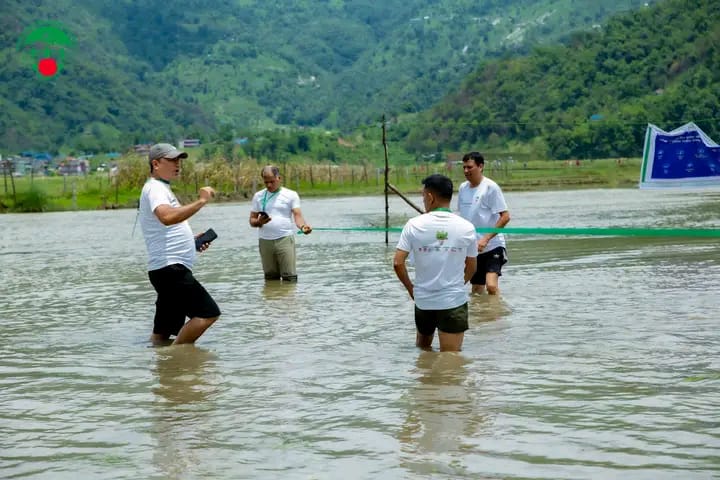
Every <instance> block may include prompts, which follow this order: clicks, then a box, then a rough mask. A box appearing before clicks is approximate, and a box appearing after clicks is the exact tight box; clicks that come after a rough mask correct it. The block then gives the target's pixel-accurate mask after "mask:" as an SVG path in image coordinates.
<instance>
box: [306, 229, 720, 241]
mask: <svg viewBox="0 0 720 480" xmlns="http://www.w3.org/2000/svg"><path fill="white" fill-rule="evenodd" d="M385 230H386V229H385V228H384V227H313V231H320V232H384V231H385ZM387 230H388V231H389V232H402V227H390V228H388V229H387ZM475 230H476V231H477V232H479V233H490V232H492V233H507V234H514V235H583V236H586V235H594V236H605V237H617V236H623V237H687V238H720V228H595V227H588V228H582V227H581V228H536V227H506V228H476V229H475ZM298 233H302V232H300V231H298Z"/></svg>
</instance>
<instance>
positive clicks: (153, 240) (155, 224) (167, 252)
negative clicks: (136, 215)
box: [140, 178, 196, 270]
mask: <svg viewBox="0 0 720 480" xmlns="http://www.w3.org/2000/svg"><path fill="white" fill-rule="evenodd" d="M160 205H170V206H171V207H179V206H180V202H178V200H177V198H175V194H173V192H172V190H170V185H168V184H167V183H165V182H162V181H160V180H157V179H155V178H150V179H149V180H148V181H147V182H145V186H144V187H143V189H142V194H141V195H140V227H141V228H142V232H143V236H144V237H145V245H146V246H147V251H148V270H158V269H160V268H164V267H167V266H168V265H174V264H177V263H179V264H182V265H185V266H186V267H187V268H189V269H190V270H192V267H193V263H195V255H196V253H195V237H194V236H193V233H192V230H191V229H190V224H188V222H187V220H186V221H184V222H181V223H176V224H175V225H170V226H166V225H164V224H163V223H162V222H161V221H160V219H159V218H158V217H157V215H155V209H156V208H157V207H158V206H160Z"/></svg>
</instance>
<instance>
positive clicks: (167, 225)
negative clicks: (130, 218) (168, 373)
mask: <svg viewBox="0 0 720 480" xmlns="http://www.w3.org/2000/svg"><path fill="white" fill-rule="evenodd" d="M183 158H187V153H185V152H181V151H180V150H178V149H176V148H175V147H173V146H172V145H170V144H169V143H158V144H156V145H153V146H152V147H151V148H150V153H149V155H148V160H149V162H150V178H149V179H148V181H147V182H146V183H145V186H144V187H143V190H142V194H141V195H140V226H141V227H142V231H143V236H144V237H145V245H146V246H147V251H148V276H149V277H150V283H152V285H153V287H154V288H155V291H156V292H157V301H156V302H155V324H154V327H153V333H152V335H151V336H150V341H151V342H152V343H153V344H155V345H158V344H167V343H168V342H169V341H170V337H171V336H172V335H175V341H174V342H172V343H173V344H181V343H194V342H195V340H197V339H198V338H200V336H201V335H202V334H203V333H204V332H205V330H207V329H208V327H210V325H212V324H213V323H214V322H215V320H217V319H218V317H219V316H220V309H219V308H218V306H217V304H216V303H215V300H213V298H212V297H211V296H210V294H209V293H208V292H207V291H206V290H205V288H203V286H202V285H200V282H198V281H197V280H196V279H195V277H193V274H192V267H193V263H194V262H195V254H196V250H195V237H197V236H198V235H195V236H193V233H192V230H191V229H190V225H189V224H188V221H187V220H188V218H190V217H192V216H193V215H195V214H196V213H197V212H198V211H199V210H200V209H201V208H202V207H204V206H205V204H206V203H207V202H209V201H210V200H211V199H212V198H213V197H214V196H215V190H213V189H212V188H211V187H203V188H201V189H200V192H199V198H198V199H197V200H195V201H194V202H192V203H190V204H188V205H180V202H178V200H177V198H175V195H174V194H173V192H172V190H171V189H170V181H171V180H174V179H176V178H178V176H179V175H180V161H181V159H183ZM208 246H209V244H207V243H205V244H203V245H202V246H201V247H200V251H203V250H205V249H206V248H208ZM186 317H189V318H190V321H188V322H187V323H185V318H186Z"/></svg>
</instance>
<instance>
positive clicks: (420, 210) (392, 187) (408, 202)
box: [388, 183, 425, 213]
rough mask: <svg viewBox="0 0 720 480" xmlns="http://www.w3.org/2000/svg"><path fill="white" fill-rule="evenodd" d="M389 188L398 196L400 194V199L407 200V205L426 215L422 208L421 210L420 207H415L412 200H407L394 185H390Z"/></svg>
mask: <svg viewBox="0 0 720 480" xmlns="http://www.w3.org/2000/svg"><path fill="white" fill-rule="evenodd" d="M388 188H389V189H390V190H392V191H393V192H395V193H396V194H398V196H399V197H400V198H402V199H403V200H405V203H407V204H408V205H410V206H411V207H412V208H414V209H415V210H417V212H418V213H425V212H424V211H423V209H422V208H420V207H418V206H417V205H415V204H414V203H413V202H412V200H410V199H409V198H407V197H406V196H405V195H403V194H402V193H400V190H398V189H397V188H395V187H394V186H393V184H392V183H388Z"/></svg>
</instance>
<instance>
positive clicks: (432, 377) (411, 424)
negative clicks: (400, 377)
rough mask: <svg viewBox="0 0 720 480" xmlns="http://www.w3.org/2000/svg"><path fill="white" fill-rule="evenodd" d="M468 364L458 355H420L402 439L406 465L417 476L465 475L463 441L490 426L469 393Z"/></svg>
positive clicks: (452, 353)
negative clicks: (483, 425)
mask: <svg viewBox="0 0 720 480" xmlns="http://www.w3.org/2000/svg"><path fill="white" fill-rule="evenodd" d="M468 363H470V360H468V359H467V358H465V357H463V356H462V355H460V354H458V353H454V352H427V351H424V352H422V353H420V356H419V357H418V359H417V363H416V367H417V369H416V372H417V373H418V374H419V377H418V384H417V385H415V386H414V387H411V389H410V391H409V399H408V404H409V405H408V407H409V411H408V415H407V418H406V420H405V423H404V424H403V426H402V429H401V430H400V434H399V435H400V438H399V440H400V443H401V444H402V451H403V453H404V457H405V458H404V461H403V465H404V466H405V467H406V468H408V469H410V470H411V471H413V472H415V473H433V472H435V473H437V472H442V473H447V474H461V473H463V472H464V471H465V467H464V466H463V461H462V453H463V446H462V444H461V442H462V439H464V438H465V439H467V438H472V437H473V436H474V435H475V434H476V433H477V430H478V428H479V426H480V424H482V423H484V422H485V419H484V415H483V414H482V413H480V412H478V411H477V407H476V399H475V396H474V395H473V394H472V393H470V391H471V390H470V389H469V388H468V384H467V383H468V382H467V380H468V369H467V367H466V365H467V364H468Z"/></svg>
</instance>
